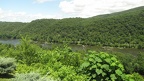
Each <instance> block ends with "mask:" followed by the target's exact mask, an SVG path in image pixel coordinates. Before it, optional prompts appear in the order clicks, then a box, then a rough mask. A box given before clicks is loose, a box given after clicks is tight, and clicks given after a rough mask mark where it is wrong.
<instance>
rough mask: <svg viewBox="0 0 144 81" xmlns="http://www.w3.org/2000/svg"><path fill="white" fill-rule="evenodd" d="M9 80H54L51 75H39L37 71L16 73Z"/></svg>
mask: <svg viewBox="0 0 144 81" xmlns="http://www.w3.org/2000/svg"><path fill="white" fill-rule="evenodd" d="M11 81H56V80H53V79H52V78H51V77H41V76H40V74H39V73H26V74H17V75H16V77H15V78H13V79H12V80H11Z"/></svg>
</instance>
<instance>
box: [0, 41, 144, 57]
mask: <svg viewBox="0 0 144 81" xmlns="http://www.w3.org/2000/svg"><path fill="white" fill-rule="evenodd" d="M0 43H3V44H12V45H15V46H16V45H18V44H20V40H19V39H11V40H2V39H0ZM41 45H42V47H44V48H48V49H51V48H52V47H56V46H60V45H62V44H41ZM69 46H70V47H71V48H72V50H74V51H86V50H93V51H103V52H121V53H129V54H138V53H139V52H144V49H135V48H115V47H99V46H88V45H73V44H72V45H69Z"/></svg>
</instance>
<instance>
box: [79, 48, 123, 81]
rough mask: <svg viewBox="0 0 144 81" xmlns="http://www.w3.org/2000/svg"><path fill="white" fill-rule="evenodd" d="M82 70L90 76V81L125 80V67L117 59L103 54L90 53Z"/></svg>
mask: <svg viewBox="0 0 144 81" xmlns="http://www.w3.org/2000/svg"><path fill="white" fill-rule="evenodd" d="M80 70H81V71H82V72H83V73H84V74H87V75H88V76H89V80H90V81H91V80H96V81H108V80H112V81H123V80H124V79H125V74H124V73H123V72H124V67H123V65H122V64H121V63H120V62H119V61H118V60H117V59H116V57H114V56H112V55H109V54H107V53H103V52H100V53H96V52H93V51H91V52H89V53H88V54H87V55H86V58H85V62H84V63H83V64H82V65H81V67H80Z"/></svg>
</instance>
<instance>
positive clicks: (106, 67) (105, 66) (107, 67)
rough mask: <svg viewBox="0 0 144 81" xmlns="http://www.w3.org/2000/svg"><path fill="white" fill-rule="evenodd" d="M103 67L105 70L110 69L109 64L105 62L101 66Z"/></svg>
mask: <svg viewBox="0 0 144 81" xmlns="http://www.w3.org/2000/svg"><path fill="white" fill-rule="evenodd" d="M101 68H103V69H105V70H107V71H108V70H109V65H107V64H103V65H102V66H101Z"/></svg>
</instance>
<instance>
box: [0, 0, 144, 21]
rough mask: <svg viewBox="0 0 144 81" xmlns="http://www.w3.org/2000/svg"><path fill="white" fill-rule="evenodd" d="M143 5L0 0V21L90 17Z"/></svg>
mask: <svg viewBox="0 0 144 81" xmlns="http://www.w3.org/2000/svg"><path fill="white" fill-rule="evenodd" d="M139 6H144V0H0V21H13V22H14V21H19V22H30V21H32V20H35V19H41V18H54V19H61V18H69V17H82V18H87V17H92V16H96V15H100V14H108V13H113V12H118V11H123V10H127V9H131V8H135V7H139Z"/></svg>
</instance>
